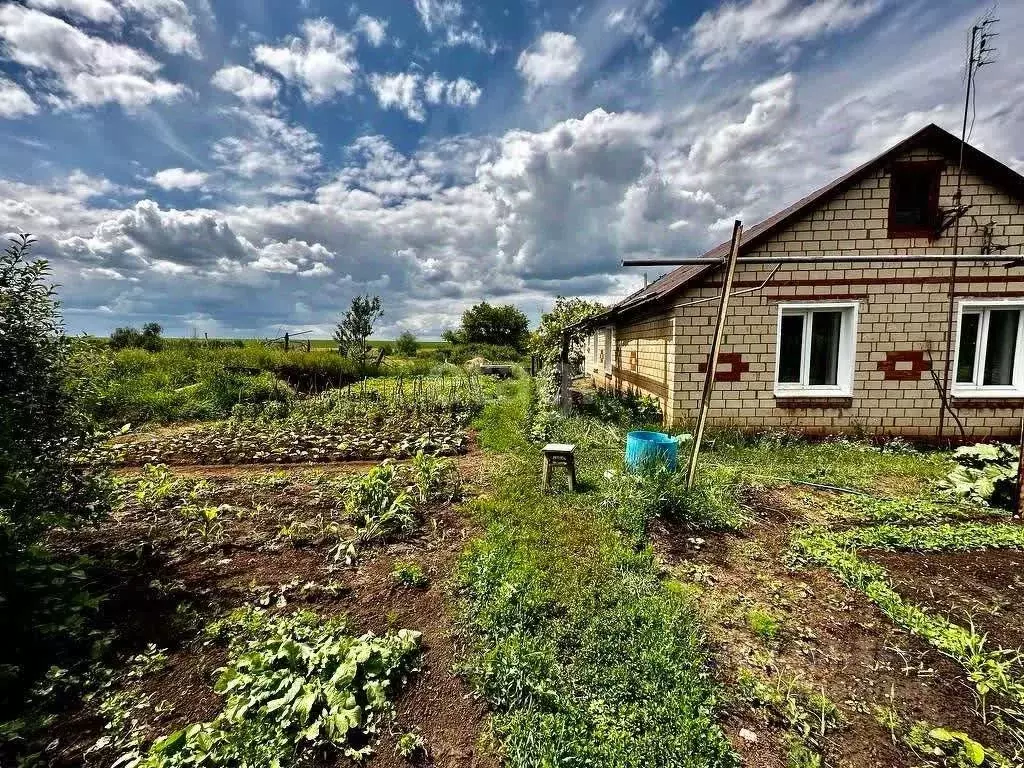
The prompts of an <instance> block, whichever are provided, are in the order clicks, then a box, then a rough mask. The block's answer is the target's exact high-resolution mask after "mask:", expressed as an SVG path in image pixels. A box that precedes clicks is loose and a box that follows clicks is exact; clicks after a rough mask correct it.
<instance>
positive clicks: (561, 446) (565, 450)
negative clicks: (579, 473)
mask: <svg viewBox="0 0 1024 768" xmlns="http://www.w3.org/2000/svg"><path fill="white" fill-rule="evenodd" d="M556 464H563V465H564V466H565V468H566V471H567V472H568V473H569V490H570V491H573V492H574V493H575V491H576V446H575V445H571V444H569V443H548V444H547V445H545V446H544V488H545V489H549V488H551V468H552V467H553V466H555V465H556Z"/></svg>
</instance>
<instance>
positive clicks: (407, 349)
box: [395, 331, 420, 357]
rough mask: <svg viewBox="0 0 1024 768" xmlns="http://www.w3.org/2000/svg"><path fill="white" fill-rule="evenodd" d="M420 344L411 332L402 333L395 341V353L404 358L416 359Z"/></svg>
mask: <svg viewBox="0 0 1024 768" xmlns="http://www.w3.org/2000/svg"><path fill="white" fill-rule="evenodd" d="M419 348H420V344H419V342H418V341H416V337H415V336H413V335H412V333H410V332H409V331H402V332H401V333H400V334H398V338H397V339H395V351H396V352H398V354H400V355H401V356H402V357H415V356H416V352H417V350H418V349H419Z"/></svg>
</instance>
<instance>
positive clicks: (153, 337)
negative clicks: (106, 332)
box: [110, 323, 164, 352]
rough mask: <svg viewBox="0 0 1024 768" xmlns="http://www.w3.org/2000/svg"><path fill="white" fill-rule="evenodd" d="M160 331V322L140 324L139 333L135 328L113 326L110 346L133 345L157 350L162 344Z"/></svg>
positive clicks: (125, 346)
mask: <svg viewBox="0 0 1024 768" xmlns="http://www.w3.org/2000/svg"><path fill="white" fill-rule="evenodd" d="M162 332H163V328H161V327H160V323H146V324H145V325H144V326H142V331H141V333H140V332H139V331H138V330H137V329H135V328H128V327H125V328H115V329H114V332H113V333H111V334H110V348H111V349H126V348H128V347H135V348H138V349H145V350H148V351H149V352H159V351H160V350H161V349H162V348H163V345H164V340H163V338H161V336H160V334H161V333H162Z"/></svg>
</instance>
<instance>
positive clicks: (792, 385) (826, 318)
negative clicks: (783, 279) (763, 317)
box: [775, 302, 857, 397]
mask: <svg viewBox="0 0 1024 768" xmlns="http://www.w3.org/2000/svg"><path fill="white" fill-rule="evenodd" d="M856 332H857V304H856V303H850V302H843V303H839V302H822V303H814V304H781V305H779V327H778V333H777V336H776V344H775V349H776V352H775V394H777V395H783V396H785V395H798V396H801V397H849V396H850V395H851V394H853V362H854V346H855V338H856Z"/></svg>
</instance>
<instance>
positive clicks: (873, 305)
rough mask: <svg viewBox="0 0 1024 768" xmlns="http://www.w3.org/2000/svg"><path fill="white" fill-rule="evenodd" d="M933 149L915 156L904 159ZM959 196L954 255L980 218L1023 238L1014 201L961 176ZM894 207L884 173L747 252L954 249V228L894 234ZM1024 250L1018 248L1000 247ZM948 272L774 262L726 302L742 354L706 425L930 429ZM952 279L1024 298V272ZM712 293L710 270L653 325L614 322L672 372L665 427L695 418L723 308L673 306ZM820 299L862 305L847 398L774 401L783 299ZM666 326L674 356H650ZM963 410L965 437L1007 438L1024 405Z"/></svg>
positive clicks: (967, 273)
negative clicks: (706, 279)
mask: <svg viewBox="0 0 1024 768" xmlns="http://www.w3.org/2000/svg"><path fill="white" fill-rule="evenodd" d="M937 157H938V156H936V155H933V154H931V153H928V152H923V151H915V152H913V153H910V154H908V155H907V156H906V157H904V158H901V159H913V160H917V159H936V158H937ZM955 188H956V167H955V163H947V167H946V169H945V171H944V172H943V175H942V179H941V187H940V201H939V204H940V207H942V208H949V207H951V206H952V201H953V194H954V191H955ZM964 203H965V204H967V205H969V206H970V210H969V211H968V214H967V216H966V217H965V219H964V220H963V221H962V223H961V230H960V242H961V246H962V252H966V253H978V252H980V251H981V249H982V247H983V246H984V245H985V242H986V237H987V235H986V234H985V232H984V230H983V227H985V226H988V228H989V229H990V232H991V239H992V240H994V242H995V243H997V244H998V243H1006V242H1020V241H1022V240H1024V204H1022V202H1021V201H1018V200H1014V199H1011V198H1010V197H1009V196H1007V195H1006V194H1004V193H1002V192H1001V191H1000V190H998V189H996V188H994V187H992V186H990V185H988V184H986V183H985V181H984V180H983V179H981V178H979V177H977V176H975V175H973V174H970V173H966V174H965V184H964ZM888 208H889V177H888V174H887V173H886V172H885V171H883V170H880V171H878V172H877V173H875V174H873V175H872V176H870V177H869V178H867V179H865V180H863V181H862V183H860V184H859V185H857V186H856V187H854V188H852V189H850V190H848V191H846V192H845V193H843V194H842V195H839V196H838V197H836V198H834V199H833V200H831V201H829V202H828V203H826V204H824V205H823V206H821V207H819V208H818V209H817V210H814V211H812V212H810V213H808V214H807V215H806V216H805V217H804V218H802V219H801V220H799V221H797V222H795V223H794V224H793V225H791V226H790V227H788V228H787V229H786V230H784V231H781V232H779V233H777V234H776V235H775V236H773V237H772V238H771V239H770V240H769V241H766V242H765V243H763V244H762V245H760V246H759V247H758V248H757V249H755V250H754V251H752V252H751V253H750V255H754V254H758V255H782V254H792V255H826V254H828V255H832V254H835V253H849V254H851V255H854V254H856V255H886V254H893V255H914V254H924V253H929V254H932V253H952V237H951V231H950V232H947V233H946V234H944V235H943V236H941V237H939V238H938V239H936V240H929V239H927V238H903V239H892V240H890V239H889V237H888V228H887V223H888ZM1020 250H1021V249H1020V248H1019V247H1016V248H1013V249H1010V250H1009V251H1008V252H1009V253H1017V252H1019V251H1020ZM772 269H774V267H773V266H772V265H741V266H740V267H739V268H738V271H737V274H736V288H743V287H753V286H756V285H759V284H760V283H761V282H762V281H764V280H765V279H766V278H767V277H768V276H769V274H770V272H771V270H772ZM949 274H950V267H949V266H948V265H945V264H936V263H924V262H920V263H919V264H918V265H916V266H911V267H908V266H901V267H899V268H896V267H887V266H886V265H885V263H884V261H880V262H878V263H867V264H863V263H852V262H845V263H844V262H831V263H825V264H814V265H785V264H784V265H782V267H781V268H780V269H779V271H778V272H777V273H776V274H775V276H774V277H773V278H772V280H771V281H770V282H769V284H768V286H767V287H766V288H765V289H764V290H762V291H759V292H756V293H752V294H747V295H743V296H738V297H735V298H734V299H733V300H732V301H731V303H730V309H729V317H728V325H727V332H726V337H725V340H724V343H723V346H722V352H723V353H724V355H727V356H730V358H727V359H733V360H736V359H738V360H741V361H742V363H743V365H742V366H741V367H742V368H743V370H742V371H741V373H740V375H739V376H735V375H733V376H725V377H723V376H722V373H723V372H725V371H729V370H733V367H731V366H728V365H723V364H720V366H719V372H718V375H717V376H716V378H717V382H716V385H715V393H714V396H713V398H712V401H711V411H710V414H709V420H710V423H711V424H714V425H720V426H726V425H728V426H739V427H743V428H750V429H766V428H789V429H797V430H802V431H805V432H810V433H836V432H844V431H845V432H851V431H864V432H868V433H874V434H899V435H904V436H908V437H927V436H932V435H935V434H936V432H937V426H938V414H939V406H940V402H939V396H938V393H937V390H936V387H935V383H934V380H933V378H932V375H931V373H930V372H929V370H930V368H931V369H934V371H935V372H937V373H938V374H939V377H940V380H941V377H942V371H943V370H944V365H945V361H944V352H945V339H944V337H945V326H946V311H947V291H948V278H949ZM957 274H958V285H957V295H958V297H961V298H965V297H969V298H982V299H991V298H996V297H1022V298H1021V301H1022V303H1024V269H1022V268H1018V269H1012V270H1007V269H1006V268H1005V267H1002V266H988V265H975V264H972V265H960V267H959V268H958V271H957ZM718 279H720V278H718ZM718 292H719V286H718V285H716V284H715V283H714V278H713V281H712V282H711V283H710V284H707V285H703V286H700V287H696V288H691V289H689V290H687V291H685V292H684V293H683V294H682V295H680V296H678V297H677V298H676V300H675V306H674V307H670V308H667V309H665V310H664V314H663V315H662V316H661V317H660V319H659V318H646V319H644V320H643V321H640V322H632V323H630V324H629V325H627V326H624V327H620V328H619V329H618V335H619V337H620V339H622V340H629V341H630V342H631V343H638V342H639V341H640V340H641V339H642V340H644V341H645V342H646V344H647V346H643V347H639V346H638V348H640V349H643V350H645V351H644V352H642V353H639V354H638V358H639V359H641V360H643V361H644V362H643V363H642V364H641V365H646V366H653V367H651V368H650V370H651V371H652V372H657V371H658V370H660V369H658V368H657V365H659V364H661V363H660V361H661V360H664V361H666V362H667V364H668V366H669V370H670V371H671V376H670V377H669V378H670V381H669V387H668V389H669V393H668V394H669V403H668V406H667V408H666V411H667V413H668V415H669V418H670V420H671V421H672V422H673V423H677V424H682V423H687V422H690V421H692V420H693V419H694V418H695V416H696V408H697V403H698V401H699V397H700V389H701V386H702V384H703V379H704V374H703V373H702V370H703V367H704V365H705V364H706V356H707V349H708V346H709V344H710V340H711V335H712V332H713V329H714V322H715V315H716V312H717V304H716V302H709V303H705V304H700V305H697V306H690V307H684V306H680V305H682V304H685V303H686V302H688V301H692V300H693V299H695V298H704V297H708V296H716V295H717V294H718ZM828 300H844V301H856V302H857V304H858V317H859V319H858V323H857V328H856V353H855V362H854V385H853V396H852V398H849V399H845V398H839V399H831V400H827V401H818V400H814V401H803V402H801V401H800V400H796V401H792V400H791V401H789V402H781V401H779V400H777V399H776V397H775V395H774V393H773V389H774V381H775V352H776V350H775V345H776V333H777V323H778V312H779V304H780V303H782V302H792V301H802V302H807V301H811V302H813V301H828ZM673 320H674V321H675V323H676V326H677V328H678V329H679V333H677V334H676V335H675V337H674V338H675V344H674V355H672V354H664V353H660V352H656V351H655V350H656V349H657V345H656V344H653V345H652V343H651V342H654V341H656V340H660V339H663V338H665V334H666V333H667V332H668V331H669V328H670V325H671V322H672V321H673ZM955 338H956V337H955V329H954V339H955ZM736 356H738V357H736ZM655 361H658V362H655ZM652 378H654V377H652ZM619 382H620V380H619V379H618V378H616V383H619ZM647 391H652V390H647ZM961 405H962V407H960V408H959V410H958V415H959V417H960V420H961V421H962V422H963V423H964V426H965V428H966V430H967V432H968V435H969V437H970V438H985V437H991V436H1000V437H1011V436H1015V435H1016V434H1017V432H1018V430H1019V428H1020V417H1021V415H1024V407H1022V406H1024V401H1020V400H1018V401H1007V400H1004V401H978V400H975V401H973V402H971V401H961ZM956 433H957V428H956V426H955V423H954V422H953V420H952V419H950V418H949V417H948V416H947V428H946V435H947V436H953V435H955V434H956Z"/></svg>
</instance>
